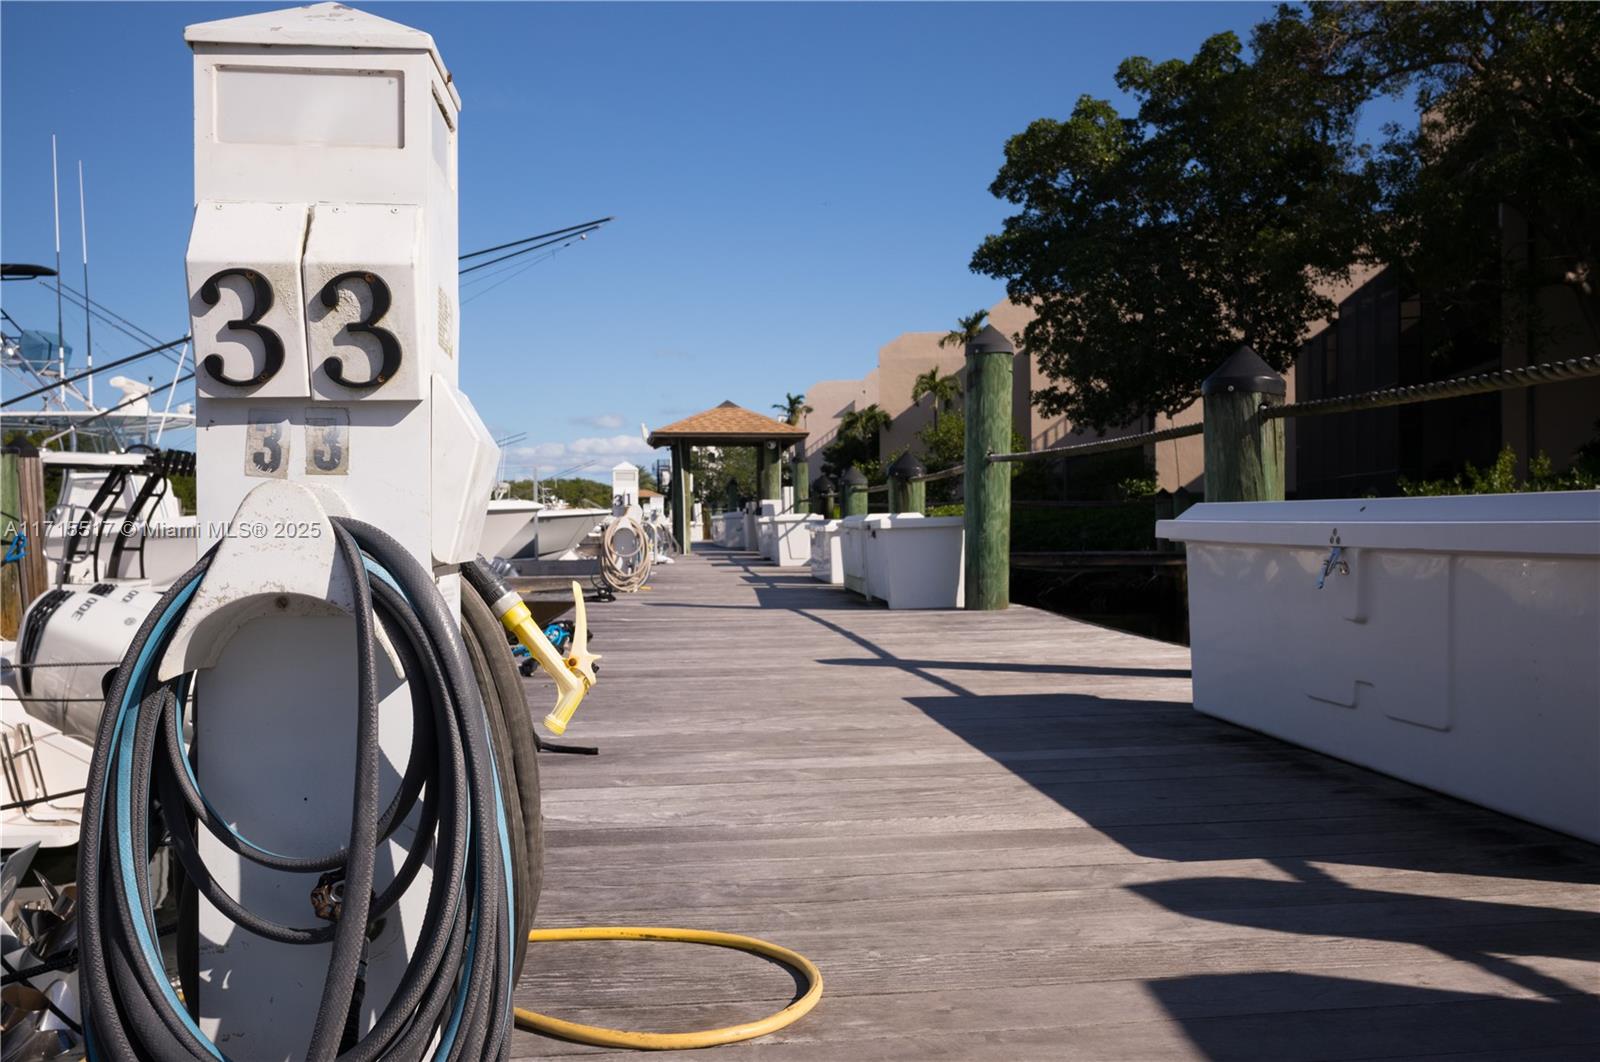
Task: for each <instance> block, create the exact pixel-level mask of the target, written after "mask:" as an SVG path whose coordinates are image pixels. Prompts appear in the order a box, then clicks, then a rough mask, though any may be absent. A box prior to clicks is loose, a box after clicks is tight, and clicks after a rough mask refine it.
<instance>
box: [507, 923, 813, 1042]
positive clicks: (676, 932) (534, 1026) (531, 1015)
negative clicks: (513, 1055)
mask: <svg viewBox="0 0 1600 1062" xmlns="http://www.w3.org/2000/svg"><path fill="white" fill-rule="evenodd" d="M528 940H529V941H530V942H532V943H537V942H540V941H555V940H661V941H667V942H669V943H674V944H710V945H712V946H713V947H718V948H733V949H734V950H736V951H748V952H752V953H753V954H756V955H765V956H766V957H767V958H769V959H776V960H777V961H778V962H781V963H783V964H784V965H785V966H788V967H790V968H791V969H794V970H798V971H800V972H801V973H803V974H805V977H806V982H807V985H806V990H805V994H804V995H802V996H801V997H800V998H799V999H797V1000H795V1001H794V1002H793V1003H790V1004H789V1005H788V1006H787V1007H784V1008H783V1009H782V1010H780V1011H778V1012H777V1013H776V1014H769V1015H768V1016H767V1017H765V1018H762V1019H761V1020H760V1021H751V1022H745V1023H744V1024H743V1025H728V1026H724V1027H723V1028H721V1029H706V1030H704V1031H702V1032H686V1033H651V1032H628V1031H627V1030H625V1029H607V1028H604V1027H603V1026H599V1025H581V1024H579V1023H578V1022H575V1021H563V1020H562V1019H560V1018H552V1017H550V1016H549V1015H548V1014H539V1013H536V1012H534V1011H531V1010H523V1009H522V1008H521V1007H518V1008H517V1009H516V1016H517V1025H518V1026H520V1027H521V1028H524V1029H529V1030H532V1031H534V1032H541V1033H548V1034H549V1035H551V1036H559V1037H561V1038H562V1039H563V1040H574V1041H576V1042H578V1043H580V1044H594V1045H595V1046H597V1047H622V1048H632V1049H634V1050H638V1051H684V1050H688V1049H690V1048H695V1047H717V1046H719V1045H721V1044H735V1043H738V1042H739V1041H740V1040H753V1039H755V1038H756V1037H757V1036H765V1035H767V1034H768V1033H774V1032H777V1031H778V1030H779V1029H782V1028H783V1027H784V1026H786V1025H789V1024H791V1023H793V1022H796V1021H798V1020H800V1018H802V1017H804V1016H805V1015H806V1014H807V1013H809V1012H810V1011H811V1008H812V1007H815V1006H816V1005H817V1000H819V999H821V998H822V971H821V970H818V969H817V966H816V964H815V963H813V962H812V961H811V960H810V959H808V958H806V957H805V956H804V955H801V954H800V953H799V952H794V951H790V950H789V949H788V948H780V947H779V946H778V945H776V944H769V943H768V942H767V941H765V940H757V939H756V938H755V937H743V936H740V935H739V934H737V933H718V932H716V931H714V930H710V929H662V928H660V927H657V926H588V927H583V928H575V929H535V930H534V931H533V932H531V933H529V934H528Z"/></svg>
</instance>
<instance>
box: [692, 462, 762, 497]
mask: <svg viewBox="0 0 1600 1062" xmlns="http://www.w3.org/2000/svg"><path fill="white" fill-rule="evenodd" d="M690 468H691V469H692V470H693V471H694V493H695V496H696V497H698V498H699V499H700V500H701V501H702V502H705V503H706V504H707V505H709V506H713V507H715V508H718V509H720V508H722V503H723V499H724V498H725V497H726V496H727V487H728V480H730V479H732V480H733V481H734V482H736V483H737V484H738V485H739V493H740V494H742V495H743V496H745V497H747V498H753V497H755V493H756V452H755V450H754V448H752V447H749V446H729V447H726V448H723V447H716V446H701V447H697V448H696V449H695V450H694V452H693V457H692V458H691V459H690Z"/></svg>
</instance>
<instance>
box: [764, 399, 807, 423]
mask: <svg viewBox="0 0 1600 1062" xmlns="http://www.w3.org/2000/svg"><path fill="white" fill-rule="evenodd" d="M772 408H773V409H776V410H777V411H778V412H779V413H782V414H783V416H784V419H785V422H786V423H788V424H799V423H800V418H801V417H803V416H805V415H806V414H807V413H815V412H816V410H815V409H813V408H812V407H810V406H808V405H806V396H805V395H792V394H788V393H787V392H786V393H785V394H784V396H783V401H782V402H781V403H780V402H774V403H772Z"/></svg>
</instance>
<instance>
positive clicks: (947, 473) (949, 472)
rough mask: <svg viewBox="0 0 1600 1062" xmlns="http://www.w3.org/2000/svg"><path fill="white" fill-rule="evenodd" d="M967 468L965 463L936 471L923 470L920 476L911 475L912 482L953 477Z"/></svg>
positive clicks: (933, 481) (937, 480)
mask: <svg viewBox="0 0 1600 1062" xmlns="http://www.w3.org/2000/svg"><path fill="white" fill-rule="evenodd" d="M966 470H967V466H966V465H954V466H952V467H950V468H945V469H940V470H939V471H938V472H925V473H923V474H922V475H920V476H912V477H911V482H913V483H937V482H939V480H941V479H955V478H956V477H957V476H959V475H961V474H962V473H963V472H965V471H966Z"/></svg>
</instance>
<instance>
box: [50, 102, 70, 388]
mask: <svg viewBox="0 0 1600 1062" xmlns="http://www.w3.org/2000/svg"><path fill="white" fill-rule="evenodd" d="M50 196H51V198H52V199H53V200H54V202H55V208H56V365H57V372H56V375H57V376H59V377H60V378H61V380H62V381H63V383H62V384H61V386H60V388H59V389H58V390H57V391H56V400H57V401H58V402H60V403H61V408H62V409H66V408H67V385H66V383H65V382H64V381H65V380H66V378H67V340H66V337H65V336H64V335H62V323H61V174H60V172H59V170H58V169H57V167H56V135H55V134H54V133H51V134H50Z"/></svg>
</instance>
